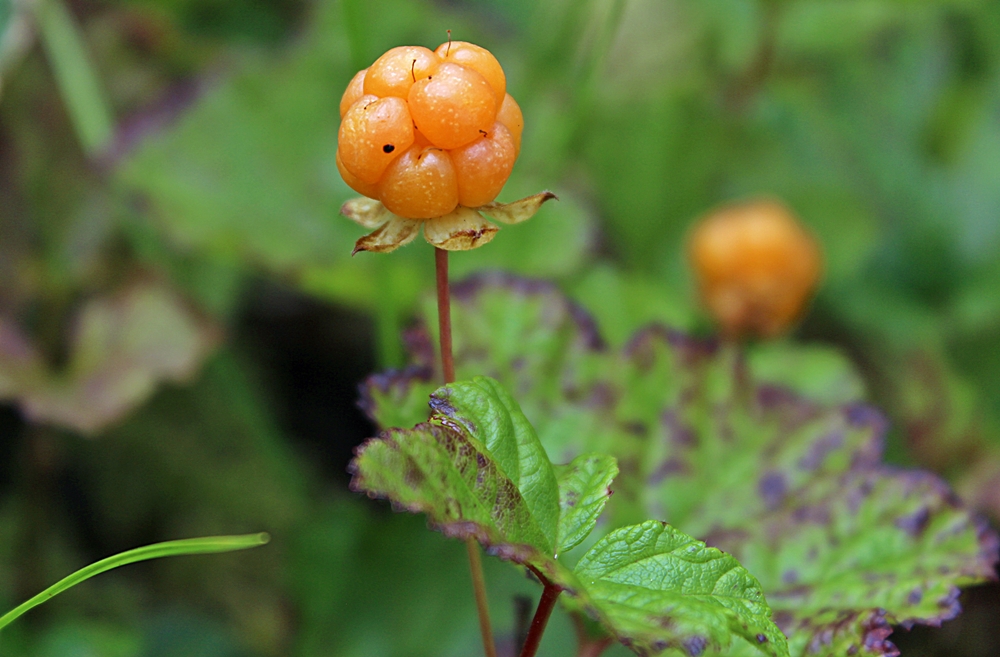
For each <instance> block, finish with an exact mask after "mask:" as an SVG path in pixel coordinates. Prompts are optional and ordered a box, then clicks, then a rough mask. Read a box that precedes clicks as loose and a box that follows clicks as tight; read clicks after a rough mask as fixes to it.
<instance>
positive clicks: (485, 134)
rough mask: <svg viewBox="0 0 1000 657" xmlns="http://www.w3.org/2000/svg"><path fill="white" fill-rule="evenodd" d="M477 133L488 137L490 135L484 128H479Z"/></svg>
mask: <svg viewBox="0 0 1000 657" xmlns="http://www.w3.org/2000/svg"><path fill="white" fill-rule="evenodd" d="M479 134H481V135H482V136H484V137H489V136H490V133H488V132H486V131H485V130H480V131H479Z"/></svg>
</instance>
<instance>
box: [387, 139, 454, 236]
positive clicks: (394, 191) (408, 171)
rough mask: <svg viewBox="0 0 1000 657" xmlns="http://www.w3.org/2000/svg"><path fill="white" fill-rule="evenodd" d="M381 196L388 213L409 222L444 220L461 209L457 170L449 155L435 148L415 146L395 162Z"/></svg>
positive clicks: (390, 166) (388, 169)
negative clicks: (449, 214)
mask: <svg viewBox="0 0 1000 657" xmlns="http://www.w3.org/2000/svg"><path fill="white" fill-rule="evenodd" d="M378 192H379V200H380V201H382V203H383V204H384V205H385V207H387V208H388V209H389V212H392V213H393V214H396V215H399V216H400V217H405V218H407V219H433V218H434V217H442V216H444V215H446V214H448V213H450V212H451V211H452V210H454V209H455V207H456V206H458V181H457V179H456V176H455V167H454V165H453V164H452V161H451V157H450V156H449V155H448V153H447V152H446V151H443V150H441V149H440V148H436V147H434V146H412V147H411V148H410V149H409V150H407V151H406V152H405V153H403V154H402V155H400V156H399V157H398V158H396V160H394V161H393V162H392V164H390V165H389V166H388V168H386V170H385V173H384V174H383V176H382V180H380V181H379V184H378Z"/></svg>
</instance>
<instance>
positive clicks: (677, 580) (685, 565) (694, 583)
mask: <svg viewBox="0 0 1000 657" xmlns="http://www.w3.org/2000/svg"><path fill="white" fill-rule="evenodd" d="M575 572H576V576H577V577H578V578H579V579H580V581H581V582H582V583H583V584H584V586H585V587H586V590H587V594H588V595H589V596H590V598H591V599H592V600H593V604H594V608H595V609H596V610H597V611H598V613H599V615H600V616H602V618H603V620H605V622H606V623H607V625H609V626H610V627H612V628H614V631H615V634H616V635H617V636H618V637H619V639H621V640H623V642H625V643H626V645H628V646H629V647H631V648H632V649H633V650H635V651H636V652H638V653H639V654H640V655H642V654H649V653H654V654H655V653H659V652H662V651H664V650H666V649H675V650H682V651H684V652H685V653H686V654H688V655H700V654H702V652H704V651H705V650H707V649H709V648H711V649H712V650H716V651H718V650H723V649H725V648H728V647H729V646H730V644H731V643H732V638H733V636H738V637H740V638H742V639H744V640H745V641H747V642H748V643H749V644H750V645H752V646H754V647H756V648H758V650H759V651H760V652H762V653H764V654H767V655H787V654H788V647H787V645H786V643H785V637H784V635H783V634H782V633H781V631H780V630H778V628H777V627H776V626H775V625H774V623H772V622H771V620H770V614H771V610H770V609H769V608H768V606H767V602H766V601H765V600H764V593H763V592H762V591H761V587H760V584H759V583H758V582H757V580H756V579H754V577H753V575H751V574H750V573H749V572H748V571H747V570H746V569H745V568H743V567H742V566H740V564H739V562H737V561H736V559H734V558H733V557H731V556H729V555H728V554H724V553H723V552H720V551H719V550H717V549H715V548H710V547H706V546H705V544H704V543H702V542H701V541H697V540H695V539H693V538H691V537H690V536H688V535H686V534H683V533H681V532H680V531H678V530H676V529H674V528H673V527H671V526H669V525H667V524H666V523H662V522H658V521H656V520H648V521H646V522H644V523H642V524H640V525H632V526H629V527H623V528H621V529H617V530H615V531H613V532H611V533H610V534H608V535H607V536H605V537H604V538H603V539H601V540H600V541H599V542H598V543H597V544H596V545H594V547H593V548H591V550H590V551H589V552H587V554H585V555H584V556H583V558H582V559H581V560H580V563H579V564H577V567H576V570H575ZM665 630H667V631H665ZM665 637H667V638H665Z"/></svg>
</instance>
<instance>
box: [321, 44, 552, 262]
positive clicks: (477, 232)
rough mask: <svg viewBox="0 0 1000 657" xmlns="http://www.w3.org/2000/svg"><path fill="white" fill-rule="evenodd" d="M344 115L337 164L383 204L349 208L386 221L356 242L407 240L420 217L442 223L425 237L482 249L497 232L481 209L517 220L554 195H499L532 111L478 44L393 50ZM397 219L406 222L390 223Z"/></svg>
mask: <svg viewBox="0 0 1000 657" xmlns="http://www.w3.org/2000/svg"><path fill="white" fill-rule="evenodd" d="M340 117H341V123H340V131H339V133H338V144H337V157H336V160H337V168H338V169H339V170H340V174H341V176H342V177H343V179H344V181H345V182H346V183H347V184H348V185H349V186H350V187H351V188H352V189H354V190H355V191H357V192H358V193H360V194H364V195H365V196H367V197H369V198H371V199H376V200H377V201H380V202H381V203H372V202H367V201H358V202H353V201H352V202H348V204H345V206H344V208H343V210H342V211H343V213H344V214H345V215H346V216H348V217H349V218H351V219H353V220H355V221H357V222H358V223H360V224H361V225H363V226H365V227H367V228H376V230H375V232H373V233H371V234H370V235H367V236H365V237H364V238H362V239H361V240H359V241H358V244H357V248H356V250H368V251H391V250H393V249H395V248H397V247H398V246H400V245H401V244H403V243H405V242H406V241H409V240H411V239H413V235H414V234H415V233H414V231H415V230H416V229H415V228H414V224H412V222H413V221H417V222H423V223H430V222H433V223H434V226H433V230H431V231H430V232H428V230H429V228H427V227H425V230H424V236H425V237H426V238H427V240H428V241H430V242H431V243H432V244H434V245H435V246H438V247H440V248H443V249H469V248H475V247H476V246H480V245H482V244H485V243H486V242H488V241H489V240H490V239H492V237H493V234H494V233H496V230H497V229H496V226H493V225H492V224H490V223H489V222H488V221H486V220H485V219H483V218H482V217H480V215H479V214H478V212H479V211H482V212H484V213H486V214H488V215H489V216H491V217H493V218H495V219H497V220H499V221H505V222H507V223H517V222H518V221H523V220H524V219H526V218H528V217H530V216H531V215H533V214H534V213H535V212H536V211H537V210H538V208H539V207H540V206H541V204H542V203H544V202H545V201H546V200H548V199H550V198H554V195H552V194H551V193H549V192H545V193H542V194H536V195H534V196H531V197H528V198H526V199H522V200H521V201H516V202H514V203H511V204H508V205H500V204H497V203H494V202H493V200H494V199H495V198H496V197H497V195H498V194H499V193H500V190H501V189H502V188H503V186H504V183H506V182H507V178H509V177H510V173H511V170H512V169H513V168H514V162H515V160H517V156H518V154H519V153H520V150H521V132H522V130H523V129H524V117H523V116H522V114H521V108H520V107H518V105H517V103H516V102H515V101H514V99H513V98H511V96H510V94H508V93H507V78H506V76H505V75H504V72H503V68H502V67H501V66H500V63H499V62H498V61H497V60H496V58H495V57H494V56H493V55H492V54H491V53H490V52H489V51H488V50H486V49H485V48H482V47H480V46H477V45H475V44H472V43H466V42H464V41H448V42H446V43H443V44H441V45H440V46H438V48H437V49H436V50H433V51H432V50H429V49H427V48H424V47H421V46H399V47H397V48H392V49H391V50H389V51H387V52H386V53H385V54H383V55H382V56H381V57H379V58H378V59H376V60H375V62H374V63H372V65H371V66H369V67H368V68H367V69H364V70H362V71H359V72H358V73H357V74H356V75H355V76H354V78H353V79H352V80H351V82H350V84H348V86H347V90H346V91H345V92H344V95H343V97H342V98H341V100H340ZM466 209H472V210H474V211H471V212H470V211H466ZM392 217H395V218H397V219H400V221H402V222H404V223H397V224H394V225H392V226H388V224H389V223H391V222H392V221H393V219H392ZM476 217H479V219H478V220H477V219H476ZM407 221H408V222H411V223H405V222H407ZM477 222H478V223H477ZM418 225H419V224H418Z"/></svg>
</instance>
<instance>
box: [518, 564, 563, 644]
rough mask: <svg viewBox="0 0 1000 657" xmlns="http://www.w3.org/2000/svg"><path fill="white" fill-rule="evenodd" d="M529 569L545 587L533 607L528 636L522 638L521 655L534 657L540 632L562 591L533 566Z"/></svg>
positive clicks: (543, 631) (542, 631) (543, 630)
mask: <svg viewBox="0 0 1000 657" xmlns="http://www.w3.org/2000/svg"><path fill="white" fill-rule="evenodd" d="M531 570H532V572H534V573H535V576H537V577H538V579H539V580H540V581H541V582H542V585H543V586H544V587H545V588H543V589H542V597H541V599H540V600H539V601H538V607H536V608H535V617H534V618H532V619H531V627H530V628H529V629H528V637H527V638H526V639H525V640H524V646H523V647H522V648H521V657H535V653H536V652H538V645H539V644H540V643H541V642H542V634H544V633H545V626H546V625H548V622H549V616H551V615H552V610H553V609H554V608H555V606H556V599H557V598H558V597H559V594H560V593H562V589H561V588H560V587H558V586H556V585H555V584H553V583H552V582H550V581H549V580H547V579H546V578H545V577H544V576H543V575H542V574H541V573H540V572H538V571H537V570H535V569H534V568H532V569H531Z"/></svg>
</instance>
